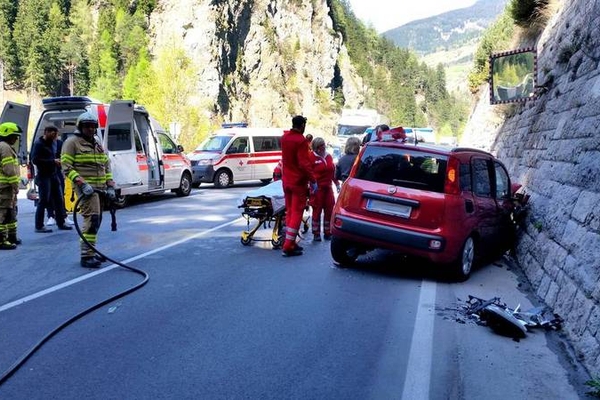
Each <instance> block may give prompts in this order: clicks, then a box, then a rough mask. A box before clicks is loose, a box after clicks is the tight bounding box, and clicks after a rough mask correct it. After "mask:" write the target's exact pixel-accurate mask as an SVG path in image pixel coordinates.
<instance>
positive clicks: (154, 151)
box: [134, 111, 165, 190]
mask: <svg viewBox="0 0 600 400" xmlns="http://www.w3.org/2000/svg"><path fill="white" fill-rule="evenodd" d="M134 115H135V116H134V118H135V125H136V127H137V130H138V132H139V134H140V138H141V141H142V143H143V150H144V154H143V156H142V157H143V158H144V160H145V162H146V165H145V166H144V165H142V163H140V168H144V171H141V172H142V173H147V177H146V178H147V180H148V189H149V190H158V189H163V184H164V180H165V171H164V165H163V161H162V150H161V149H160V145H159V143H158V138H157V137H156V133H155V132H154V131H153V130H152V126H151V124H150V119H149V116H148V113H146V112H143V111H137V112H136V113H135V114H134Z"/></svg>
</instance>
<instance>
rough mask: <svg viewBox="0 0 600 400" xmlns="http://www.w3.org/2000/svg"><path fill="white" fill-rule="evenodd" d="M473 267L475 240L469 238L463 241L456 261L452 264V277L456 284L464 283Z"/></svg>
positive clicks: (471, 237)
mask: <svg viewBox="0 0 600 400" xmlns="http://www.w3.org/2000/svg"><path fill="white" fill-rule="evenodd" d="M474 265H475V240H474V239H473V236H469V237H468V238H467V240H465V244H464V245H463V248H462V251H461V252H460V255H459V256H458V259H457V260H456V261H455V262H454V266H453V268H452V272H453V277H454V279H455V280H456V281H457V282H464V281H466V280H467V279H469V276H470V275H471V270H472V269H473V266H474Z"/></svg>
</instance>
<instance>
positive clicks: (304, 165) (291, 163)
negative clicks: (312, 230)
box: [281, 115, 317, 257]
mask: <svg viewBox="0 0 600 400" xmlns="http://www.w3.org/2000/svg"><path fill="white" fill-rule="evenodd" d="M305 129H306V118H304V117H303V116H302V115H296V116H295V117H294V118H292V129H290V130H289V131H284V133H283V136H282V138H281V160H282V169H283V171H285V172H284V173H283V175H282V183H283V193H284V196H285V209H286V215H285V227H286V228H285V241H284V242H283V256H284V257H291V256H299V255H302V250H303V249H302V247H301V246H298V244H297V243H296V237H297V236H298V230H299V229H300V224H301V223H302V214H303V212H304V208H305V207H306V203H307V201H308V194H309V186H310V190H311V193H316V191H317V182H316V179H315V177H314V174H313V169H312V168H313V166H312V162H311V160H310V157H309V151H310V150H309V145H308V140H306V138H305V137H304V130H305Z"/></svg>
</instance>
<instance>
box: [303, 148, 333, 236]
mask: <svg viewBox="0 0 600 400" xmlns="http://www.w3.org/2000/svg"><path fill="white" fill-rule="evenodd" d="M311 147H312V152H311V154H310V158H311V161H312V163H313V172H314V175H315V178H316V179H317V186H318V189H317V192H316V193H314V194H311V196H310V205H311V206H312V233H313V235H314V236H313V241H315V242H320V241H321V215H323V238H324V239H325V240H330V239H331V227H330V221H331V214H332V212H333V204H334V203H335V197H334V196H333V187H332V186H331V184H332V183H335V186H336V187H337V186H338V185H339V183H338V181H337V180H336V179H335V178H334V175H335V164H334V163H333V157H332V156H331V154H329V153H327V150H326V147H325V140H324V139H323V138H321V137H316V138H314V139H313V141H312V142H311Z"/></svg>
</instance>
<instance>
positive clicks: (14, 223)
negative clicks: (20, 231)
mask: <svg viewBox="0 0 600 400" xmlns="http://www.w3.org/2000/svg"><path fill="white" fill-rule="evenodd" d="M4 226H5V227H6V228H7V229H13V230H14V229H17V221H15V222H11V223H9V224H6V225H4Z"/></svg>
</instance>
